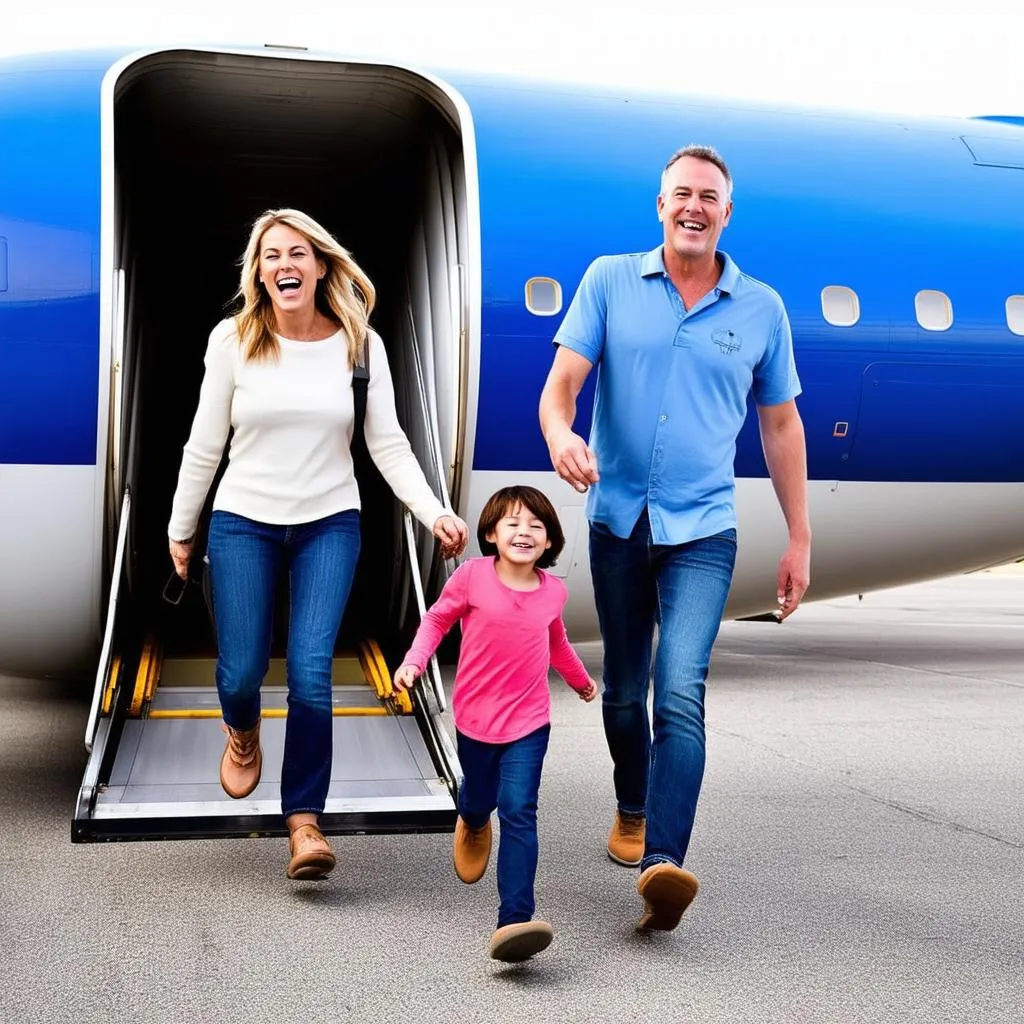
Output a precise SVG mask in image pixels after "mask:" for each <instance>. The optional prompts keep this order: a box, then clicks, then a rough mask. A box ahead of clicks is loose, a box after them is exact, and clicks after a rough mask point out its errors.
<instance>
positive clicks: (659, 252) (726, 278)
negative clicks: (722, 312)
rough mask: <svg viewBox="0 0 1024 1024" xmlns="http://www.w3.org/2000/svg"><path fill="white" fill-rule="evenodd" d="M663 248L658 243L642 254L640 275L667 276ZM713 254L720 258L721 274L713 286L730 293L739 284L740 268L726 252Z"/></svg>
mask: <svg viewBox="0 0 1024 1024" xmlns="http://www.w3.org/2000/svg"><path fill="white" fill-rule="evenodd" d="M663 250H664V246H663V245H659V246H656V247H655V248H654V249H652V250H651V251H650V252H645V253H644V254H643V258H642V259H641V260H640V276H641V277H653V276H654V275H656V274H661V275H662V276H663V277H664V276H667V271H666V270H665V260H664V257H663ZM715 255H716V256H718V257H719V258H720V260H721V263H722V276H721V277H720V278H719V279H718V284H717V285H716V286H715V287H717V288H718V290H719V291H720V292H723V293H724V294H726V295H731V294H732V292H734V291H735V290H736V286H737V285H738V284H739V280H740V268H739V267H737V266H736V264H735V263H734V262H733V260H732V257H731V256H730V255H729V254H728V253H727V252H722V250H721V249H719V250H718V251H717V252H716V254H715Z"/></svg>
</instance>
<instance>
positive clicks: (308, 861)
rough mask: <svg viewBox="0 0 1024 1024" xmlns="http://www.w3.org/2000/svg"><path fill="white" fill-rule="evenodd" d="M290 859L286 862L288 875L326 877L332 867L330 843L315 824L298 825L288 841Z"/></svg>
mask: <svg viewBox="0 0 1024 1024" xmlns="http://www.w3.org/2000/svg"><path fill="white" fill-rule="evenodd" d="M288 847H289V849H290V851H291V855H292V859H291V860H290V861H289V862H288V877H289V878H293V879H299V880H305V881H311V880H315V879H317V878H326V877H327V876H328V875H329V874H330V873H331V871H332V870H333V869H334V854H333V853H332V852H331V844H330V843H329V842H327V840H326V839H325V838H324V834H323V832H321V831H320V829H319V828H317V827H316V825H300V826H299V827H298V828H297V829H296V830H295V831H294V832H293V833H292V834H291V838H290V839H289V841H288Z"/></svg>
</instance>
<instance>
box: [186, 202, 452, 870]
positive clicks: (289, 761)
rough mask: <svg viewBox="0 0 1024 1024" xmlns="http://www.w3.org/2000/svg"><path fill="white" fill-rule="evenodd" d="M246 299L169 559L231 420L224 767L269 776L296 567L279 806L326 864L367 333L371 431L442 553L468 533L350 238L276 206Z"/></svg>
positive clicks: (314, 862) (243, 792)
mask: <svg viewBox="0 0 1024 1024" xmlns="http://www.w3.org/2000/svg"><path fill="white" fill-rule="evenodd" d="M238 297H239V298H240V299H241V300H242V303H243V306H242V310H241V312H240V313H238V314H237V315H235V316H234V317H232V318H229V319H227V320H225V321H223V322H222V323H220V324H218V325H217V327H216V328H214V330H213V332H212V333H211V335H210V340H209V344H208V347H207V350H206V373H205V376H204V378H203V384H202V388H201V390H200V393H199V407H198V409H197V410H196V415H195V420H194V421H193V424H192V432H191V435H190V436H189V439H188V443H187V444H186V445H185V449H184V453H183V456H182V461H181V471H180V473H179V476H178V486H177V490H176V491H175V495H174V502H173V505H172V509H171V518H170V523H169V524H168V535H169V539H170V551H171V558H172V560H173V562H174V568H175V571H176V572H177V573H178V575H179V576H181V577H182V578H186V577H187V574H188V563H189V559H190V558H191V556H192V547H193V540H192V538H193V536H194V534H195V531H196V526H197V522H198V519H199V515H200V512H201V509H202V505H203V503H204V501H205V498H206V493H207V491H208V490H209V488H210V484H211V482H212V480H213V477H214V474H215V473H216V471H217V467H218V465H219V464H220V461H221V457H222V455H223V452H224V445H225V443H226V441H227V437H228V432H229V430H231V429H233V430H234V433H233V435H232V438H231V446H230V451H229V461H228V465H227V469H226V471H225V473H224V476H223V478H222V480H221V482H220V484H219V486H218V488H217V492H216V497H215V499H214V503H213V509H214V511H213V514H212V516H211V519H210V530H209V543H208V550H207V554H208V557H209V561H210V575H211V582H212V589H213V605H214V618H215V620H216V628H217V649H218V653H217V671H216V678H217V693H218V695H219V697H220V703H221V709H222V712H223V716H224V730H225V732H226V733H227V735H228V742H227V747H226V748H225V750H224V755H223V757H222V759H221V766H220V781H221V785H222V786H223V787H224V790H225V792H226V793H227V794H228V795H229V796H231V797H234V798H236V799H240V798H242V797H245V796H248V795H249V794H250V793H251V792H252V791H253V790H254V789H255V788H256V786H257V784H258V783H259V780H260V773H261V770H262V764H263V755H262V750H261V748H260V739H259V733H260V686H261V684H262V682H263V677H264V675H265V674H266V671H267V665H268V662H269V658H270V642H271V629H272V620H273V605H274V594H275V589H276V583H277V578H278V574H279V573H280V572H281V571H282V570H287V571H288V572H289V574H290V581H291V618H290V625H289V631H288V633H289V635H288V651H287V670H288V719H287V725H286V729H285V744H284V763H283V766H282V772H281V809H282V811H283V813H284V817H285V821H286V823H287V825H288V832H289V836H290V840H289V849H290V853H291V859H290V861H289V864H288V877H289V878H304V879H309V878H322V877H324V876H325V875H327V874H328V873H329V872H330V871H331V869H332V868H333V867H334V862H335V860H334V854H333V853H332V851H331V847H330V844H329V843H328V842H327V840H326V839H325V838H324V836H323V833H322V832H321V831H320V829H319V828H318V827H317V825H318V821H319V815H320V814H321V813H322V812H323V809H324V805H325V803H326V800H327V790H328V787H329V785H330V778H331V757H332V749H331V741H332V731H331V662H332V656H333V652H334V644H335V641H336V639H337V635H338V630H339V628H340V626H341V620H342V616H343V614H344V611H345V604H346V601H347V600H348V595H349V591H350V590H351V586H352V579H353V576H354V573H355V568H356V561H357V559H358V556H359V507H360V504H359V489H358V487H357V485H356V479H355V475H354V472H353V465H352V455H351V452H350V444H351V439H352V431H353V423H354V401H353V393H352V386H351V384H352V368H353V366H354V365H355V364H356V362H357V361H358V359H359V353H360V351H361V349H362V345H363V343H364V341H365V343H366V344H367V345H368V349H369V365H370V383H369V387H368V389H367V400H366V414H365V424H364V433H365V437H366V444H367V448H368V449H369V452H370V455H371V456H372V458H373V460H374V462H375V463H376V465H377V468H378V469H379V470H380V472H381V474H382V476H383V477H384V479H385V480H386V481H387V483H388V484H389V486H390V487H391V489H392V490H393V491H394V493H395V494H396V495H397V497H398V498H399V500H401V501H402V502H404V503H405V504H406V505H408V507H409V508H410V510H411V511H412V513H413V514H414V515H415V516H416V517H417V518H418V519H419V520H420V521H421V522H422V523H423V524H424V525H425V526H427V527H428V529H431V530H432V531H433V533H434V535H435V536H436V537H437V538H438V539H439V540H440V542H441V545H442V552H443V554H444V555H445V557H452V556H454V555H457V554H460V553H461V552H462V551H463V550H464V549H465V546H466V542H467V540H468V536H469V533H468V530H467V528H466V524H465V523H464V522H463V521H462V520H461V519H460V518H459V517H458V516H456V515H455V514H454V513H453V512H451V511H450V510H448V509H445V508H444V507H443V506H442V504H441V503H440V502H439V501H438V500H437V498H436V497H435V496H434V494H433V493H432V492H431V490H430V487H429V486H428V484H427V481H426V479H425V477H424V475H423V472H422V470H421V469H420V467H419V464H418V463H417V461H416V457H415V456H414V454H413V452H412V449H411V448H410V446H409V442H408V440H407V438H406V436H405V434H404V433H403V432H402V429H401V427H400V426H399V424H398V419H397V416H396V414H395V400H394V391H393V388H392V383H391V377H390V374H389V372H388V363H387V355H386V353H385V350H384V344H383V342H382V341H381V339H380V337H379V336H378V335H377V334H376V333H374V332H373V331H371V330H370V328H369V317H370V313H371V312H372V310H373V306H374V302H375V291H374V287H373V285H372V284H371V282H370V281H369V279H368V278H367V277H366V275H365V274H364V273H363V272H362V270H360V268H359V267H358V266H357V265H356V263H355V261H354V260H353V259H352V258H351V256H350V255H349V254H348V252H346V250H345V249H343V248H342V247H341V246H340V245H339V244H338V242H337V241H336V240H335V239H334V238H332V237H331V235H330V234H328V232H327V231H325V230H324V228H322V227H321V226H320V225H319V224H317V223H316V222H315V221H314V220H312V219H311V218H310V217H308V216H306V215H305V214H303V213H300V212H299V211H297V210H270V211H268V212H267V213H264V214H263V215H262V216H261V217H260V218H259V219H258V220H257V221H256V223H255V225H254V226H253V229H252V233H251V235H250V237H249V243H248V245H247V247H246V251H245V257H244V261H243V266H242V278H241V284H240V287H239V294H238Z"/></svg>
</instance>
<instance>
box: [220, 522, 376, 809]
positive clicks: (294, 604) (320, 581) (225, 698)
mask: <svg viewBox="0 0 1024 1024" xmlns="http://www.w3.org/2000/svg"><path fill="white" fill-rule="evenodd" d="M208 554H209V559H210V582H211V584H212V589H213V616H214V620H215V623H216V627H217V673H216V674H217V693H218V695H219V696H220V704H221V710H222V711H223V714H224V721H225V722H226V723H227V724H228V725H229V726H231V727H232V728H233V729H251V728H252V727H253V726H254V725H255V724H256V723H257V722H258V721H259V718H260V686H261V685H262V683H263V677H264V676H265V675H266V674H267V666H268V664H269V662H270V642H271V634H272V630H273V624H274V598H275V594H276V590H277V581H278V576H279V574H280V572H281V570H282V568H285V567H287V569H288V572H289V574H290V580H289V582H290V591H291V608H290V615H289V624H288V651H287V668H288V720H287V723H286V725H285V738H284V763H283V765H282V767H281V810H282V811H283V813H284V815H285V817H287V816H288V815H290V814H297V813H299V812H300V811H308V812H311V813H313V814H320V813H321V812H322V811H323V809H324V804H325V803H326V801H327V790H328V788H329V787H330V784H331V758H332V753H333V752H332V735H333V734H332V720H331V663H332V659H333V656H334V644H335V641H336V640H337V637H338V630H339V628H340V627H341V619H342V616H343V615H344V613H345V604H346V602H347V601H348V595H349V591H350V590H351V589H352V578H353V576H354V575H355V569H356V561H357V559H358V558H359V513H358V512H357V511H356V510H355V509H348V510H346V511H344V512H338V513H337V514H335V515H332V516H327V517H326V518H325V519H318V520H317V521H316V522H312V523H301V524H299V525H296V526H273V525H268V524H266V523H258V522H255V521H254V520H252V519H246V518H245V517H244V516H238V515H235V514H234V513H232V512H221V511H218V512H214V513H213V515H212V516H211V517H210V539H209V545H208Z"/></svg>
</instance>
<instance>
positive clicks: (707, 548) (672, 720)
mask: <svg viewBox="0 0 1024 1024" xmlns="http://www.w3.org/2000/svg"><path fill="white" fill-rule="evenodd" d="M735 562H736V531H735V530H727V531H725V532H724V533H720V534H718V535H716V536H714V537H706V538H703V539H701V540H695V541H692V542H690V543H687V544H678V545H659V544H652V543H651V529H650V523H649V521H648V518H647V512H646V510H645V511H644V513H643V514H642V515H641V517H640V519H639V521H638V522H637V524H636V526H635V527H634V528H633V532H632V534H631V535H630V537H629V539H628V540H622V539H621V538H619V537H616V536H614V535H613V534H612V533H611V532H610V531H609V530H608V528H607V527H605V526H603V525H601V524H600V523H592V524H591V527H590V566H591V575H592V577H593V581H594V598H595V602H596V604H597V615H598V621H599V623H600V626H601V637H602V639H603V640H604V699H603V709H602V710H603V715H604V729H605V736H606V737H607V740H608V750H609V752H610V753H611V757H612V762H613V764H614V766H615V769H614V775H613V778H614V782H615V796H616V799H617V800H618V807H619V811H620V812H622V813H623V814H646V817H647V832H646V836H647V838H646V848H645V850H644V858H643V861H642V863H641V870H643V869H644V868H648V867H650V866H651V865H652V864H657V863H659V862H660V861H668V862H669V863H672V864H675V865H677V866H682V863H683V859H684V858H685V856H686V850H687V847H688V846H689V843H690V833H691V832H692V831H693V819H694V816H695V814H696V812H697V798H698V796H699V795H700V786H701V782H702V780H703V778H704V684H705V680H706V679H707V674H708V663H709V661H710V659H711V647H712V645H713V644H714V642H715V637H716V636H717V635H718V627H719V624H720V622H721V618H722V612H723V611H724V609H725V601H726V597H727V596H728V594H729V586H730V584H731V582H732V573H733V567H734V565H735ZM655 623H657V624H658V649H657V655H656V657H655V660H654V742H653V744H652V742H651V727H650V723H649V721H648V717H647V695H648V692H649V689H650V679H651V651H652V645H653V635H654V625H655Z"/></svg>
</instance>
